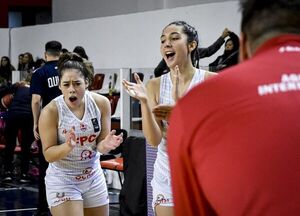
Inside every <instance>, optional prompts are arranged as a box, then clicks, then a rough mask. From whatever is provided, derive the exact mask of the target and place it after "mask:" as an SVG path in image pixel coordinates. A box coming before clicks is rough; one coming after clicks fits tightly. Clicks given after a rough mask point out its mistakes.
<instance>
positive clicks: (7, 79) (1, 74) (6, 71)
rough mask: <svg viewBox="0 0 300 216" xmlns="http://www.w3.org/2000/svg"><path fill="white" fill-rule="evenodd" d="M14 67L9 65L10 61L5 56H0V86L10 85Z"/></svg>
mask: <svg viewBox="0 0 300 216" xmlns="http://www.w3.org/2000/svg"><path fill="white" fill-rule="evenodd" d="M14 70H15V67H14V66H13V65H12V64H11V63H10V59H9V58H8V57H7V56H2V58H1V65H0V85H6V84H9V83H11V78H12V71H14Z"/></svg>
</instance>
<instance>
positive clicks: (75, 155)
mask: <svg viewBox="0 0 300 216" xmlns="http://www.w3.org/2000/svg"><path fill="white" fill-rule="evenodd" d="M54 100H55V102H56V105H57V108H58V118H59V120H58V140H57V143H58V145H59V144H62V143H65V134H66V132H67V131H69V130H70V129H71V128H73V130H74V132H75V134H76V137H77V141H76V146H75V147H74V149H73V150H72V151H71V152H70V153H69V154H68V155H67V156H66V157H65V158H63V159H61V160H59V161H55V162H52V163H49V167H48V169H47V175H55V176H56V177H57V178H59V177H60V176H61V177H62V178H64V179H65V177H66V176H68V177H71V178H74V180H77V181H78V182H83V181H85V180H86V179H89V178H90V177H91V176H93V175H94V174H95V172H96V171H99V169H101V167H100V163H99V159H100V153H99V152H98V151H97V149H96V139H97V137H98V136H99V134H100V131H101V123H100V122H101V112H100V111H99V109H98V106H97V105H96V103H95V101H94V99H93V98H92V96H91V94H90V92H88V91H86V93H85V96H84V101H85V111H84V116H83V118H82V119H78V118H77V117H76V116H75V115H74V113H73V112H72V111H71V110H70V109H69V108H68V106H67V105H66V103H65V101H64V98H63V95H61V96H59V97H57V98H55V99H54Z"/></svg>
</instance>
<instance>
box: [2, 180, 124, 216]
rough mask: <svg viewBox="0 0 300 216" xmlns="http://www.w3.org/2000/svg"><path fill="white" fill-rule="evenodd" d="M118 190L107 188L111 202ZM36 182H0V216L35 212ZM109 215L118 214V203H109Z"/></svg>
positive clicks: (27, 214) (15, 215) (114, 200)
mask: <svg viewBox="0 0 300 216" xmlns="http://www.w3.org/2000/svg"><path fill="white" fill-rule="evenodd" d="M118 192H119V191H118V190H115V189H109V199H110V202H111V203H116V202H118ZM37 198H38V188H37V183H36V182H32V183H27V184H21V183H19V182H17V181H13V182H12V183H3V182H0V216H32V215H34V214H35V213H36V206H37ZM109 215H110V216H116V215H119V205H118V204H110V214H109Z"/></svg>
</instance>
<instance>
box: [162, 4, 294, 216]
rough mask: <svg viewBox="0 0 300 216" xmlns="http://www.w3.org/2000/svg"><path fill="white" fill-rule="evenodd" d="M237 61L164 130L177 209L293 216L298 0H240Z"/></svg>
mask: <svg viewBox="0 0 300 216" xmlns="http://www.w3.org/2000/svg"><path fill="white" fill-rule="evenodd" d="M240 4H241V11H242V24H241V29H242V33H241V48H240V52H241V61H242V63H240V64H239V65H238V66H234V67H232V68H230V69H228V70H225V71H224V72H222V73H221V74H219V75H218V76H215V77H214V78H211V79H210V80H207V81H205V82H204V83H202V84H200V85H198V86H197V87H195V88H194V89H193V90H191V91H190V92H189V93H188V94H187V95H186V96H185V97H183V98H182V99H181V100H179V102H178V103H177V105H176V107H175V109H174V110H173V111H172V114H171V118H170V122H169V126H170V127H169V131H168V135H167V136H168V151H169V157H170V166H171V176H172V178H171V179H172V188H173V192H174V201H175V213H176V215H184V216H190V215H255V216H257V215H264V216H268V215H272V216H274V215H300V119H299V116H300V114H299V113H300V13H299V11H300V0H293V1H286V0H266V1H259V0H244V1H242V0H241V3H240Z"/></svg>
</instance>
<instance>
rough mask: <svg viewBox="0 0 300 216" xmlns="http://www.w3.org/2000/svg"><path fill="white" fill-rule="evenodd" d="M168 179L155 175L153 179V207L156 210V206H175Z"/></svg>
mask: <svg viewBox="0 0 300 216" xmlns="http://www.w3.org/2000/svg"><path fill="white" fill-rule="evenodd" d="M169 182H170V181H168V180H167V179H162V178H156V177H154V178H153V179H152V181H151V186H152V195H153V200H152V208H153V210H155V207H156V206H158V205H160V206H166V207H173V206H174V201H173V194H172V189H171V185H170V183H169Z"/></svg>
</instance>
